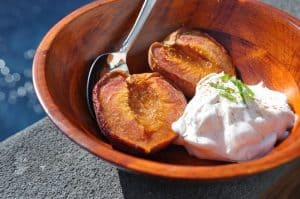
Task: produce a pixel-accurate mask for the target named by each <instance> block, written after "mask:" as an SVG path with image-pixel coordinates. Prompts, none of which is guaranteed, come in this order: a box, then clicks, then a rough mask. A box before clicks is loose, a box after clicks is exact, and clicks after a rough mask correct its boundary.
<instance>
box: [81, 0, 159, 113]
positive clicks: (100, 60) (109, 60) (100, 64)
mask: <svg viewBox="0 0 300 199" xmlns="http://www.w3.org/2000/svg"><path fill="white" fill-rule="evenodd" d="M155 2H156V0H145V1H144V4H143V6H142V8H141V10H140V12H139V15H138V17H137V19H136V21H135V23H134V25H133V27H132V29H131V30H130V32H129V34H128V36H127V38H126V39H125V41H124V42H123V44H122V47H121V48H120V50H119V51H118V52H113V53H104V54H101V55H99V56H98V57H97V58H96V59H95V61H94V62H93V64H92V65H91V68H90V71H89V73H88V77H87V84H86V85H87V86H86V101H87V105H88V109H89V112H90V114H91V115H92V116H93V117H94V118H95V111H94V105H93V98H92V96H93V88H94V86H95V84H96V83H97V81H98V80H99V79H100V77H101V76H102V75H103V73H106V72H109V71H111V70H114V69H121V70H124V71H126V72H129V70H128V66H127V64H126V57H127V52H128V51H129V49H130V47H131V46H132V44H133V42H134V41H135V39H136V37H137V36H138V34H139V33H140V31H141V29H142V27H143V25H144V23H145V21H146V20H147V18H148V17H149V15H150V13H151V10H152V8H153V6H154V4H155ZM107 66H108V67H109V68H108V69H109V70H107Z"/></svg>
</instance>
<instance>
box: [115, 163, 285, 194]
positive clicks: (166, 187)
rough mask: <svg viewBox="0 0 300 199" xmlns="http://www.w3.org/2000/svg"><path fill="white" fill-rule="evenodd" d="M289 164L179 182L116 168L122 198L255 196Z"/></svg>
mask: <svg viewBox="0 0 300 199" xmlns="http://www.w3.org/2000/svg"><path fill="white" fill-rule="evenodd" d="M288 168H290V166H289V165H286V166H283V167H280V168H277V169H274V170H271V171H268V172H264V173H261V174H257V175H253V176H248V177H243V178H237V179H233V180H219V181H180V180H170V179H161V178H157V177H149V176H146V175H141V174H135V173H131V172H128V171H125V170H121V169H118V174H119V179H120V184H121V188H122V192H123V195H124V198H125V199H135V198H142V199H152V198H155V199H161V198H189V199H194V198H197V199H199V198H259V197H260V196H261V195H262V194H263V192H264V191H265V190H266V189H267V188H269V187H270V186H271V184H272V183H273V182H274V181H275V180H276V179H277V178H278V176H280V174H282V173H283V172H284V171H286V170H287V169H288Z"/></svg>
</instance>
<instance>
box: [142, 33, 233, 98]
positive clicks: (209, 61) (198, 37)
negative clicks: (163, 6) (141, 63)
mask: <svg viewBox="0 0 300 199" xmlns="http://www.w3.org/2000/svg"><path fill="white" fill-rule="evenodd" d="M148 61H149V65H150V67H151V69H152V70H153V71H157V72H159V73H160V74H161V75H163V76H164V77H165V78H167V79H168V80H169V81H170V82H171V83H172V84H174V85H176V86H177V87H178V88H180V89H181V90H182V91H183V93H184V94H185V95H186V96H187V97H189V98H190V97H193V96H194V94H195V88H196V84H197V82H198V81H199V80H200V79H201V78H202V77H204V76H206V75H208V74H209V73H212V72H215V73H218V72H222V71H224V72H225V73H228V74H230V75H235V69H234V67H233V65H232V63H231V59H230V57H229V56H228V54H227V52H226V50H225V49H224V48H223V46H222V45H221V44H219V43H218V42H217V41H216V40H214V39H213V38H212V37H210V36H209V35H207V34H205V33H202V32H199V31H190V30H185V29H179V30H177V31H175V32H173V33H171V34H170V35H169V36H168V37H167V38H166V39H165V40H164V41H163V42H154V43H153V44H152V45H151V46H150V49H149V54H148Z"/></svg>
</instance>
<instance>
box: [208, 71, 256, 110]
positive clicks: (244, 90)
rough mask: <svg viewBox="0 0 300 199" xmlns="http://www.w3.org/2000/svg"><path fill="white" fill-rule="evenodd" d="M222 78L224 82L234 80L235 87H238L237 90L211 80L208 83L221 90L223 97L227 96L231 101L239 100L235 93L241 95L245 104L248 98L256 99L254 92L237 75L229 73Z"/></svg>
mask: <svg viewBox="0 0 300 199" xmlns="http://www.w3.org/2000/svg"><path fill="white" fill-rule="evenodd" d="M220 79H221V80H222V81H223V82H224V83H226V82H228V81H230V82H232V84H233V85H235V87H236V88H237V90H235V89H233V88H230V87H227V86H224V85H221V84H220V83H214V82H209V83H208V84H209V85H210V86H211V87H213V88H215V89H218V90H220V95H221V96H222V97H225V98H226V99H228V100H230V101H233V102H236V101H237V100H236V97H235V95H240V96H241V98H242V101H243V103H244V104H246V101H247V100H253V99H254V92H253V91H252V90H251V89H250V88H249V87H248V86H247V85H246V84H244V83H243V82H242V81H241V80H239V79H236V77H232V76H230V75H228V74H224V75H223V76H222V77H220Z"/></svg>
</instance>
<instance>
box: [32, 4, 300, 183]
mask: <svg viewBox="0 0 300 199" xmlns="http://www.w3.org/2000/svg"><path fill="white" fill-rule="evenodd" d="M141 4H142V1H141V0H131V1H127V0H104V1H97V2H94V3H92V4H89V5H87V6H85V7H83V8H81V9H79V10H77V11H75V12H73V13H72V14H70V15H69V16H67V17H66V18H64V19H63V20H62V21H61V22H59V23H58V24H57V25H56V26H55V27H54V28H52V30H51V31H50V32H49V33H48V34H47V35H46V36H45V38H44V40H43V42H42V43H41V45H40V47H39V49H38V50H37V53H36V57H35V60H34V83H35V87H36V90H37V93H38V96H39V99H40V101H41V103H42V105H43V107H44V108H45V110H46V112H47V113H48V114H49V116H50V117H51V119H52V120H53V121H54V122H55V123H56V124H57V125H58V127H59V128H61V129H62V130H63V131H64V132H65V133H66V135H67V136H69V137H70V138H71V139H73V140H74V141H75V142H77V143H79V144H80V145H81V146H83V147H85V148H87V149H88V150H89V151H91V152H93V153H94V154H96V155H98V156H100V157H102V158H104V159H106V160H108V161H110V162H113V163H115V164H117V165H120V166H122V167H125V168H129V169H132V170H136V171H140V172H144V173H149V174H154V175H159V176H166V177H178V178H225V177H232V176H239V175H246V174H250V173H254V172H258V171H262V170H265V169H268V168H272V167H274V166H278V165H280V164H282V163H284V162H287V161H288V160H291V159H292V158H295V157H297V156H299V154H300V152H297V151H298V150H299V149H300V137H299V133H300V129H299V128H300V127H299V120H298V121H297V123H296V125H295V126H294V128H293V129H292V130H291V134H290V136H289V137H288V138H287V139H286V140H284V141H283V142H282V143H280V144H278V145H277V146H276V147H275V148H274V150H272V151H271V152H270V153H269V154H267V155H266V156H265V157H263V158H260V159H258V160H253V161H249V162H246V163H240V164H228V163H224V162H217V161H206V160H199V159H196V158H193V157H191V156H189V155H188V154H187V153H186V151H185V150H184V149H183V148H182V147H178V146H170V147H168V148H167V149H165V150H163V151H161V152H159V153H157V154H155V155H153V156H151V157H148V158H140V157H135V156H131V155H128V154H125V153H123V152H121V151H118V150H115V149H113V148H112V147H111V145H110V144H109V143H108V142H107V140H105V138H103V137H102V136H101V134H100V130H99V129H98V127H97V124H96V122H95V121H94V120H93V118H92V117H91V116H90V115H89V113H88V109H87V105H86V101H85V86H86V78H87V73H88V70H89V67H90V64H91V62H92V61H93V59H95V57H96V56H97V55H99V54H101V53H104V52H109V51H113V50H116V49H118V47H119V46H120V43H121V42H122V40H123V39H124V36H126V35H127V33H128V31H129V29H130V27H131V26H132V24H133V22H134V20H135V18H136V16H137V13H138V11H139V8H140V6H141ZM266 10H269V11H268V12H266ZM182 26H185V27H190V28H194V29H200V30H204V31H206V32H208V33H209V34H210V35H211V36H213V37H214V38H215V39H216V40H218V41H219V42H220V43H222V44H223V45H224V46H225V48H226V49H227V50H228V52H229V54H230V55H231V57H232V59H233V62H234V65H235V66H236V67H237V69H238V71H239V75H240V77H241V78H242V79H243V80H244V81H245V82H246V83H248V84H253V83H258V82H259V81H263V82H264V83H265V84H266V85H267V86H268V87H269V88H271V89H275V90H278V91H281V92H284V93H285V94H286V95H287V96H288V99H289V103H290V105H291V106H292V108H293V109H294V111H295V112H296V113H297V114H298V115H300V103H299V102H300V90H299V86H300V85H299V84H300V70H299V66H300V56H299V50H300V43H299V42H296V41H300V29H299V21H297V20H296V19H294V18H292V17H290V16H288V15H285V14H283V13H282V12H280V11H278V10H276V9H273V8H271V7H269V6H265V5H263V4H262V3H259V2H255V1H251V0H248V1H247V0H245V1H235V0H228V1H217V0H215V1H211V0H190V1H189V2H188V3H187V2H185V1H181V0H164V1H158V2H157V5H156V6H155V8H154V10H153V12H152V14H151V16H150V19H149V20H148V21H147V23H146V24H145V27H144V28H143V30H142V32H141V34H140V35H139V37H138V39H137V40H136V42H135V44H134V46H133V48H132V49H131V51H130V53H129V57H128V65H129V68H130V72H131V73H141V72H145V71H149V67H148V63H147V50H148V47H149V46H150V44H151V43H152V42H154V41H161V40H162V39H164V37H165V36H166V35H168V34H169V33H170V32H172V31H174V30H176V29H178V28H180V27H182ZM212 168H213V169H215V173H214V174H211V172H210V173H209V172H206V173H205V171H208V170H207V169H212ZM157 169H158V170H157ZM160 169H161V171H160ZM163 169H164V170H163ZM178 169H181V171H180V172H179V170H178ZM197 169H198V170H197ZM235 169H236V171H233V170H235ZM155 170H157V171H155ZM195 171H198V173H196V174H195Z"/></svg>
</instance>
